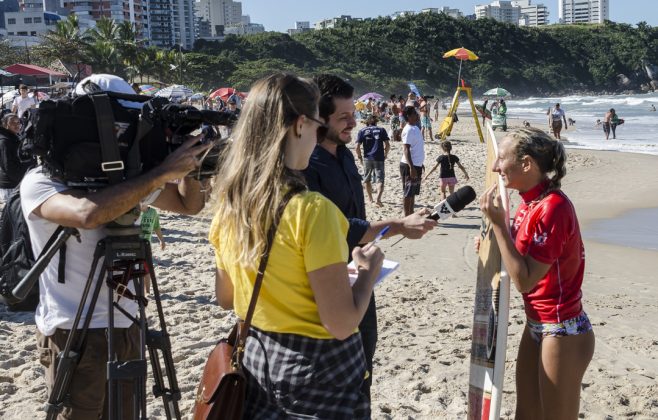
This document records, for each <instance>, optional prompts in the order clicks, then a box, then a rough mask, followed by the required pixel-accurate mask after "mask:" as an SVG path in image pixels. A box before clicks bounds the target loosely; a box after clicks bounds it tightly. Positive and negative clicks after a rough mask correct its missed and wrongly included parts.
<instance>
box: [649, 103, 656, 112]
mask: <svg viewBox="0 0 658 420" xmlns="http://www.w3.org/2000/svg"><path fill="white" fill-rule="evenodd" d="M649 111H651V112H656V106H655V105H654V104H651V106H650V107H649Z"/></svg>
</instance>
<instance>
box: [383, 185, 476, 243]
mask: <svg viewBox="0 0 658 420" xmlns="http://www.w3.org/2000/svg"><path fill="white" fill-rule="evenodd" d="M476 197H477V194H475V190H474V189H473V187H471V186H470V185H465V186H463V187H461V188H460V189H458V190H457V191H455V192H454V193H452V194H450V197H448V198H447V199H445V200H443V201H441V202H440V203H439V204H437V205H436V207H434V211H433V212H432V214H430V215H429V216H427V218H428V219H432V220H441V219H447V218H448V217H450V216H452V215H453V214H455V213H457V212H460V211H462V210H464V207H466V206H467V205H468V204H470V203H471V202H472V201H473V200H475V198H476ZM403 239H404V236H403V237H401V238H400V239H398V240H397V241H395V242H393V244H392V245H391V246H395V245H397V244H398V243H399V242H400V241H401V240H403Z"/></svg>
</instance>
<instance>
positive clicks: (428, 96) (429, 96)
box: [423, 95, 434, 99]
mask: <svg viewBox="0 0 658 420" xmlns="http://www.w3.org/2000/svg"><path fill="white" fill-rule="evenodd" d="M423 98H425V99H434V96H433V95H426V96H423Z"/></svg>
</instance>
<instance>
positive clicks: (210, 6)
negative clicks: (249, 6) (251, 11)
mask: <svg viewBox="0 0 658 420" xmlns="http://www.w3.org/2000/svg"><path fill="white" fill-rule="evenodd" d="M196 16H197V18H200V19H201V20H202V21H205V22H208V23H207V25H208V26H210V35H209V36H211V37H220V36H222V35H223V34H224V28H226V27H227V26H235V25H242V24H245V25H248V24H249V23H250V22H244V21H243V16H242V3H241V2H239V1H232V0H197V1H196ZM202 25H206V24H205V23H204V24H202Z"/></svg>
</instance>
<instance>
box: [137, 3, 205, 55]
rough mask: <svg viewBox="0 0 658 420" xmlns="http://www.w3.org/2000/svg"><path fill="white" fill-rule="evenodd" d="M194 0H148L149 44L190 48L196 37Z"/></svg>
mask: <svg viewBox="0 0 658 420" xmlns="http://www.w3.org/2000/svg"><path fill="white" fill-rule="evenodd" d="M195 23H196V22H195V15H194V0H148V5H147V27H148V40H149V44H150V45H154V46H157V47H164V48H171V47H176V46H180V47H182V48H185V49H191V48H192V47H193V46H194V40H195V38H196V33H195V32H196V31H195Z"/></svg>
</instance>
